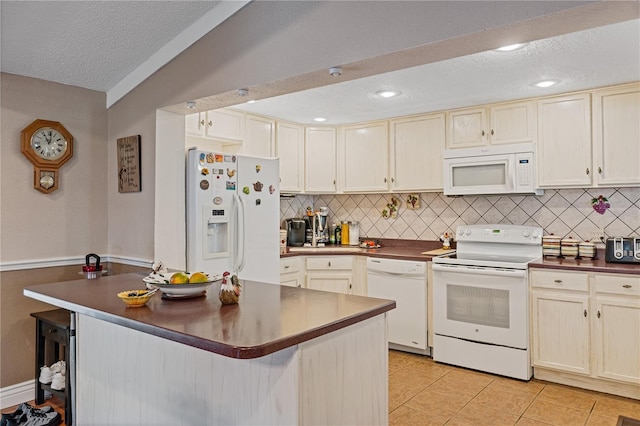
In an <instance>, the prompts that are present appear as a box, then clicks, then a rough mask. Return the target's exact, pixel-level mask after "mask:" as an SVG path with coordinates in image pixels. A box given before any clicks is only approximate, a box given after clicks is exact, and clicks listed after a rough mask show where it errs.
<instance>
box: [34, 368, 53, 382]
mask: <svg viewBox="0 0 640 426" xmlns="http://www.w3.org/2000/svg"><path fill="white" fill-rule="evenodd" d="M54 374H55V373H53V371H51V369H50V368H49V367H47V366H46V365H45V366H44V367H41V368H40V378H38V380H39V381H40V383H44V384H45V385H48V384H49V383H51V380H52V379H53V375H54Z"/></svg>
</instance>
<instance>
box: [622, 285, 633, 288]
mask: <svg viewBox="0 0 640 426" xmlns="http://www.w3.org/2000/svg"><path fill="white" fill-rule="evenodd" d="M622 287H623V288H631V284H625V285H623V286H622Z"/></svg>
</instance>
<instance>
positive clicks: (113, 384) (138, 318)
mask: <svg viewBox="0 0 640 426" xmlns="http://www.w3.org/2000/svg"><path fill="white" fill-rule="evenodd" d="M242 284H243V291H242V294H241V297H240V303H239V304H237V305H230V306H222V305H221V304H220V301H219V300H218V296H217V289H216V288H215V285H214V286H213V287H211V288H210V289H209V290H208V291H207V294H206V296H204V297H198V298H192V299H182V300H175V299H173V300H172V299H165V298H163V297H162V296H161V294H160V293H158V294H156V295H155V296H154V297H153V298H152V299H151V300H150V301H149V303H147V305H146V306H144V307H141V308H127V307H126V306H125V305H124V303H122V301H121V300H120V299H118V297H117V296H116V295H117V293H118V292H121V291H125V290H133V289H140V288H144V283H143V282H142V275H138V274H124V275H114V276H105V277H101V278H99V279H94V280H75V281H66V282H59V283H52V284H42V285H36V286H30V287H27V288H25V290H24V294H25V295H26V296H28V297H31V298H34V299H37V300H40V301H43V302H46V303H50V304H52V305H54V306H58V307H61V308H65V309H68V310H70V311H72V312H74V313H75V314H73V315H74V317H75V318H74V319H75V322H76V341H75V342H76V345H75V346H76V351H75V353H76V363H75V364H76V365H75V371H76V392H75V394H76V401H75V419H76V423H77V424H118V425H125V424H154V425H159V424H172V425H175V424H191V425H193V424H198V425H201V424H202V425H204V424H243V425H249V424H260V425H266V424H278V425H280V424H287V425H290V424H303V425H304V424H331V425H338V424H368V425H373V424H387V422H388V415H387V401H388V388H387V370H388V367H387V331H386V312H387V311H389V310H391V309H393V308H394V307H395V302H393V301H389V300H382V299H372V298H366V297H359V296H350V295H344V294H336V293H328V292H321V291H314V290H307V289H299V288H293V287H285V286H277V285H271V284H263V283H258V282H249V281H244V282H242Z"/></svg>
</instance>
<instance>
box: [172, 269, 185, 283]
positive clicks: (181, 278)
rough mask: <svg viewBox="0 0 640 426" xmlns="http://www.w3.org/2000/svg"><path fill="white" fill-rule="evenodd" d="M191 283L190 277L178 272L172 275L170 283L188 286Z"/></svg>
mask: <svg viewBox="0 0 640 426" xmlns="http://www.w3.org/2000/svg"><path fill="white" fill-rule="evenodd" d="M188 282H189V276H188V275H187V274H185V273H184V272H176V273H175V274H173V275H171V279H170V280H169V283H171V284H187V283H188Z"/></svg>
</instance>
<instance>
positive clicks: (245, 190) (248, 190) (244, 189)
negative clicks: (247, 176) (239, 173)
mask: <svg viewBox="0 0 640 426" xmlns="http://www.w3.org/2000/svg"><path fill="white" fill-rule="evenodd" d="M242 192H243V193H245V194H247V195H249V192H250V189H249V187H248V186H245V187H244V188H242Z"/></svg>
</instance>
